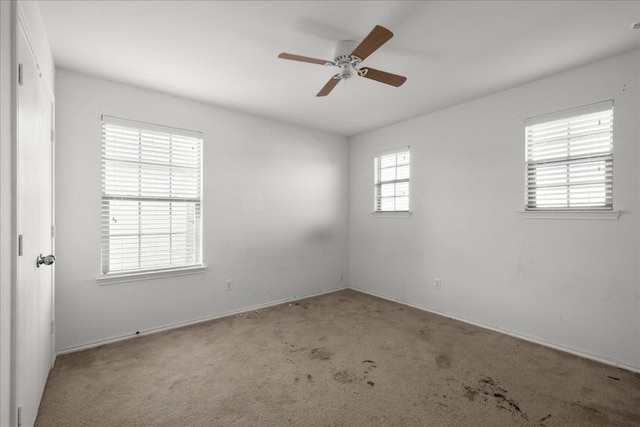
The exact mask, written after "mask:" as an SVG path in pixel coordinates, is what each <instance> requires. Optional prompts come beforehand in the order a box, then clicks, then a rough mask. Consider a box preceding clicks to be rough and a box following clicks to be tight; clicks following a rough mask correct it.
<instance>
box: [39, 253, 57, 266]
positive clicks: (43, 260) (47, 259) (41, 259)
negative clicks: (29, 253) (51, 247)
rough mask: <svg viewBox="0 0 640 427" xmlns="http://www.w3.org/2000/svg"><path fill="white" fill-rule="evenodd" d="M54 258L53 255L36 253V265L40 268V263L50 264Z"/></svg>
mask: <svg viewBox="0 0 640 427" xmlns="http://www.w3.org/2000/svg"><path fill="white" fill-rule="evenodd" d="M55 260H56V257H55V255H47V256H42V254H40V255H38V261H37V267H38V268H40V266H41V265H42V264H44V265H51V264H53V263H54V261H55Z"/></svg>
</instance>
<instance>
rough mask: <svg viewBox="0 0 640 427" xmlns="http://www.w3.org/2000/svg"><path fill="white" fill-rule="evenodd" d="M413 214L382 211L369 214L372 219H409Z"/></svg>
mask: <svg viewBox="0 0 640 427" xmlns="http://www.w3.org/2000/svg"><path fill="white" fill-rule="evenodd" d="M412 214H413V212H411V211H384V212H371V215H372V216H373V217H374V218H411V215H412Z"/></svg>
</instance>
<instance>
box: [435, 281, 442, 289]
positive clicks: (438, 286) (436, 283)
mask: <svg viewBox="0 0 640 427" xmlns="http://www.w3.org/2000/svg"><path fill="white" fill-rule="evenodd" d="M433 284H434V286H435V287H436V289H440V288H442V282H440V279H435V280H434V283H433Z"/></svg>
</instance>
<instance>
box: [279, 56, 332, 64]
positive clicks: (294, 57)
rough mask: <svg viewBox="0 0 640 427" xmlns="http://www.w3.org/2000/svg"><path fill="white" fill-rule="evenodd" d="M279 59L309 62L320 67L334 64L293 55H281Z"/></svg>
mask: <svg viewBox="0 0 640 427" xmlns="http://www.w3.org/2000/svg"><path fill="white" fill-rule="evenodd" d="M278 58H282V59H290V60H291V61H300V62H309V63H311V64H320V65H326V64H332V63H333V62H331V61H326V60H324V59H318V58H310V57H308V56H301V55H294V54H292V53H281V54H280V55H278Z"/></svg>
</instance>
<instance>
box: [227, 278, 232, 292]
mask: <svg viewBox="0 0 640 427" xmlns="http://www.w3.org/2000/svg"><path fill="white" fill-rule="evenodd" d="M231 283H232V282H231V279H227V290H228V291H230V290H231V289H232V286H231Z"/></svg>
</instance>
